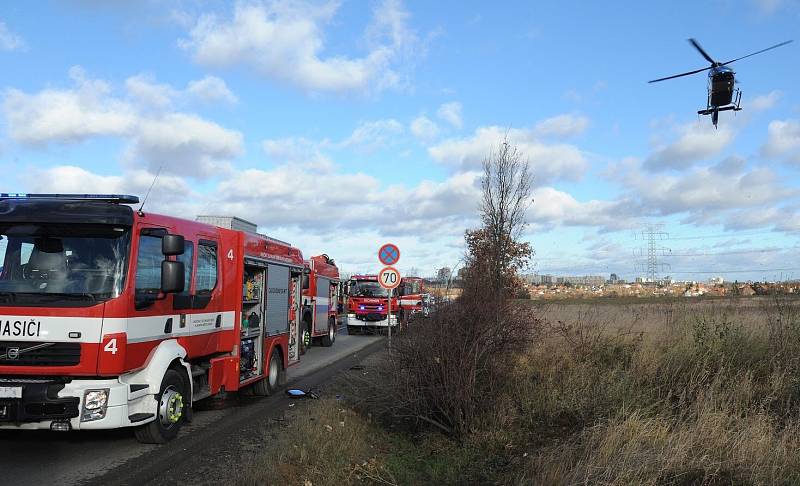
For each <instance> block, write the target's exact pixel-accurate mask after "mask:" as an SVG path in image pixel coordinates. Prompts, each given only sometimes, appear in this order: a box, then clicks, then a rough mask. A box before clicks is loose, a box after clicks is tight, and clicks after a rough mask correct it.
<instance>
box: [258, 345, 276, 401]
mask: <svg viewBox="0 0 800 486" xmlns="http://www.w3.org/2000/svg"><path fill="white" fill-rule="evenodd" d="M280 376H281V357H280V354H279V353H278V350H277V349H273V350H272V356H270V358H269V365H268V368H267V376H266V377H265V378H264V379H263V380H261V381H258V382H256V383H255V384H254V385H253V393H255V394H256V395H258V396H260V397H268V396H270V395H272V394H274V393H275V392H276V391H278V388H279V387H280Z"/></svg>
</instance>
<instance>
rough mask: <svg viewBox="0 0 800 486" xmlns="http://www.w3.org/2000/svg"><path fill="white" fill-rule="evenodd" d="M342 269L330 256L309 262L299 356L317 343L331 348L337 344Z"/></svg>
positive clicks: (321, 256) (306, 272) (307, 262)
mask: <svg viewBox="0 0 800 486" xmlns="http://www.w3.org/2000/svg"><path fill="white" fill-rule="evenodd" d="M338 301H339V269H338V268H337V267H336V263H334V261H333V259H332V258H331V257H329V256H328V255H324V254H323V255H318V256H314V257H311V259H310V260H308V261H306V270H305V275H304V277H303V311H302V316H303V317H302V320H301V323H302V329H301V336H302V339H301V342H300V354H304V353H305V351H306V348H307V347H309V346H311V343H312V342H314V341H317V342H319V343H320V344H322V345H323V346H332V345H333V342H334V341H336V314H337V303H338Z"/></svg>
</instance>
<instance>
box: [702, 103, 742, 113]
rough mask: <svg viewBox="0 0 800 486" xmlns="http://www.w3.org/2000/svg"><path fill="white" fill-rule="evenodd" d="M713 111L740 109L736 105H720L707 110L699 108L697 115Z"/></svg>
mask: <svg viewBox="0 0 800 486" xmlns="http://www.w3.org/2000/svg"><path fill="white" fill-rule="evenodd" d="M715 111H742V109H741V108H739V107H738V106H733V105H731V106H722V107H720V108H709V109H707V110H700V111H698V112H697V114H698V115H713V114H714V112H715Z"/></svg>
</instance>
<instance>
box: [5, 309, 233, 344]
mask: <svg viewBox="0 0 800 486" xmlns="http://www.w3.org/2000/svg"><path fill="white" fill-rule="evenodd" d="M218 315H220V316H221V322H220V327H216V320H217V316H218ZM235 316H236V313H235V312H234V311H228V312H206V313H202V314H186V327H180V315H179V314H168V315H160V316H147V317H132V318H124V317H123V318H113V317H112V318H106V319H103V318H100V317H56V316H36V317H25V318H23V316H8V315H6V316H2V315H0V341H49V342H72V343H99V342H100V341H101V338H102V336H103V335H104V334H115V333H121V332H126V333H127V334H128V342H134V343H136V342H143V341H152V340H155V339H163V338H165V337H179V336H192V335H198V334H207V333H210V332H215V331H219V330H230V329H233V327H234V319H235ZM169 318H172V332H171V333H168V334H165V333H164V328H165V327H166V324H167V319H169ZM17 322H19V323H20V324H19V325H17V324H16V323H17ZM22 323H25V325H22ZM70 335H72V336H77V337H70Z"/></svg>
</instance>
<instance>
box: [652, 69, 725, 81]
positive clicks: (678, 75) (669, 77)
mask: <svg viewBox="0 0 800 486" xmlns="http://www.w3.org/2000/svg"><path fill="white" fill-rule="evenodd" d="M709 69H711V66H709V67H706V68H703V69H697V70H694V71H689V72H688V73H682V74H676V75H674V76H667V77H666V78H658V79H654V80H652V81H648V83H658V82H659V81H666V80H668V79H674V78H680V77H682V76H689V75H690V74H697V73H702V72H703V71H708V70H709Z"/></svg>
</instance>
